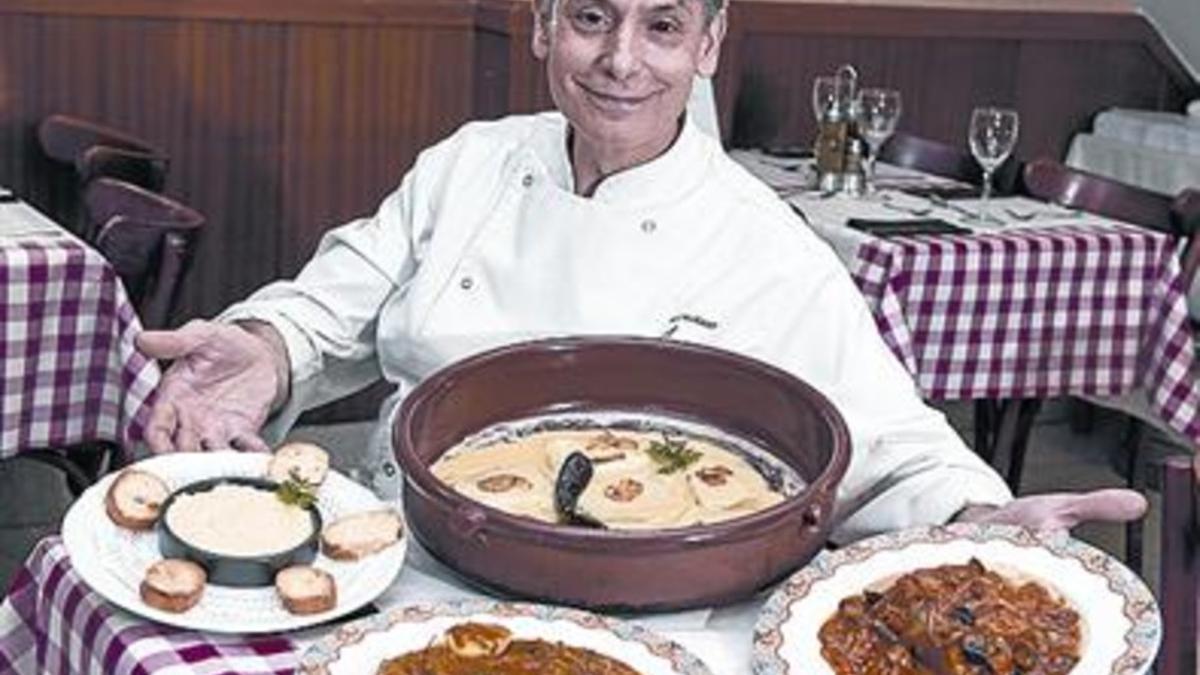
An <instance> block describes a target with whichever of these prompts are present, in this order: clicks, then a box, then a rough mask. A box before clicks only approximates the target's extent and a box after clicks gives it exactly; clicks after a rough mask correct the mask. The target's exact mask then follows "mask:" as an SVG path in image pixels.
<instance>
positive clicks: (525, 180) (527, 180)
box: [521, 173, 533, 187]
mask: <svg viewBox="0 0 1200 675" xmlns="http://www.w3.org/2000/svg"><path fill="white" fill-rule="evenodd" d="M521 185H524V186H525V187H533V174H531V173H527V174H525V175H524V176H522V177H521Z"/></svg>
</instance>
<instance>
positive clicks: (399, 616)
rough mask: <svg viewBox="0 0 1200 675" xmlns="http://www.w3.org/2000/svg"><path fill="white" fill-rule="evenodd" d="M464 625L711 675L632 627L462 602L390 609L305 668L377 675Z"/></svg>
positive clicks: (552, 611) (350, 628)
mask: <svg viewBox="0 0 1200 675" xmlns="http://www.w3.org/2000/svg"><path fill="white" fill-rule="evenodd" d="M465 621H476V622H485V623H491V624H499V625H501V626H504V627H506V628H508V629H509V630H511V631H512V632H513V635H514V637H516V638H518V639H522V638H524V639H542V640H548V641H553V642H562V643H564V644H568V645H571V646H573V647H584V648H586V649H591V650H592V651H595V652H598V653H600V654H604V655H606V656H611V657H613V658H616V659H620V660H621V661H622V662H623V663H625V664H626V665H628V666H629V667H631V668H633V669H635V670H637V671H638V672H640V673H641V674H642V675H712V672H711V671H710V670H709V669H708V666H706V665H704V662H703V661H701V660H700V659H698V658H696V657H695V656H694V655H692V653H691V652H689V651H688V650H686V649H684V648H683V647H682V646H680V645H679V644H678V643H675V642H672V641H671V640H668V639H667V638H664V637H662V636H660V635H657V634H656V633H654V632H652V631H650V630H649V629H646V628H643V627H642V626H639V625H637V624H634V623H628V622H625V621H620V620H617V619H612V618H609V617H605V616H600V615H597V614H592V613H590V612H584V611H582V610H577V609H568V608H565V607H551V606H548V605H534V604H528V603H514V602H496V601H491V600H462V601H456V602H438V603H419V604H412V605H401V606H398V607H393V608H391V609H389V610H387V611H385V612H383V613H381V614H378V615H376V616H373V617H370V618H367V619H363V620H361V621H355V622H353V623H350V624H346V625H345V626H341V627H338V628H336V629H335V630H334V631H333V633H331V634H330V635H328V636H326V637H325V638H324V639H322V640H321V641H320V642H317V643H316V644H314V645H313V646H312V647H310V648H309V649H308V651H307V652H305V653H304V656H303V658H301V660H300V672H301V673H304V674H305V675H362V674H363V673H374V672H375V671H377V670H378V669H379V664H380V663H382V662H383V661H384V660H385V659H390V658H395V657H397V656H399V655H401V654H405V653H408V652H411V651H415V650H418V649H424V648H425V647H428V646H429V645H430V644H431V643H432V642H434V641H436V640H437V639H438V638H440V637H441V636H442V635H443V634H444V633H445V631H446V629H447V628H449V627H451V626H453V625H455V624H459V623H463V622H465Z"/></svg>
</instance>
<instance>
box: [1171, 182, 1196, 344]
mask: <svg viewBox="0 0 1200 675" xmlns="http://www.w3.org/2000/svg"><path fill="white" fill-rule="evenodd" d="M1171 219H1172V221H1173V223H1172V227H1174V229H1175V231H1176V232H1178V233H1179V236H1181V237H1186V238H1187V239H1188V246H1187V249H1186V250H1185V251H1184V255H1183V263H1182V265H1183V283H1184V284H1185V285H1184V289H1185V290H1187V291H1190V289H1191V287H1192V283H1193V282H1194V281H1195V279H1196V273H1197V270H1200V237H1196V233H1197V232H1198V231H1200V188H1189V189H1187V190H1184V191H1183V192H1180V193H1179V195H1178V196H1176V197H1175V200H1174V201H1172V202H1171ZM1197 319H1200V317H1192V321H1193V323H1194V322H1196V320H1197Z"/></svg>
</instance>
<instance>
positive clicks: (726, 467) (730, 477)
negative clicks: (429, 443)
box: [431, 429, 783, 530]
mask: <svg viewBox="0 0 1200 675" xmlns="http://www.w3.org/2000/svg"><path fill="white" fill-rule="evenodd" d="M614 437H615V438H616V439H617V440H618V441H620V443H619V444H618V443H617V442H614ZM673 438H675V437H673ZM678 438H682V439H683V440H684V441H686V443H687V447H688V448H689V449H691V450H693V451H696V452H699V453H700V457H699V459H698V460H697V461H696V462H695V463H693V464H691V465H690V466H688V467H687V468H686V469H683V470H681V471H677V472H674V473H669V474H663V473H660V472H659V469H660V468H661V465H659V464H658V463H656V462H655V461H654V460H653V459H652V457H651V456H650V455H649V454H648V453H647V450H648V449H649V448H650V444H651V443H652V442H658V441H662V440H663V436H662V434H661V433H657V432H649V431H626V430H614V431H612V433H611V434H610V435H605V432H604V431H603V430H600V429H587V430H556V431H539V432H534V433H530V434H528V435H526V436H523V437H521V438H519V439H517V440H515V441H499V442H496V443H494V444H491V445H488V446H486V447H482V448H480V447H474V446H471V445H468V444H459V445H457V446H455V447H454V448H451V449H450V450H449V451H447V452H446V453H445V454H444V455H442V456H441V457H440V458H439V459H438V461H437V462H435V463H434V465H433V466H432V467H431V470H432V471H433V474H434V475H435V476H437V477H438V478H439V479H441V480H442V481H443V482H445V483H446V484H447V485H449V486H450V487H451V488H453V489H454V490H455V491H456V492H458V493H459V494H462V495H464V496H467V497H469V498H471V499H473V500H475V501H478V502H481V503H483V504H486V505H488V506H491V507H493V508H497V509H500V510H502V511H506V512H508V513H513V514H516V515H521V516H527V517H530V518H535V519H537V520H541V521H546V522H555V521H556V520H557V516H556V512H555V509H554V482H555V478H556V477H557V475H558V471H559V467H561V466H562V463H563V462H564V461H565V460H566V458H567V456H569V455H570V454H571V453H572V452H574V451H576V450H578V451H581V452H583V453H584V454H586V455H588V456H589V457H590V458H591V459H592V460H593V468H594V474H593V476H592V480H591V482H590V483H589V484H588V486H587V489H585V490H584V491H583V494H582V495H580V498H579V502H578V508H579V510H581V511H583V512H584V513H586V514H588V515H590V516H592V517H593V518H596V519H598V520H600V521H601V522H603V523H604V524H605V525H607V526H608V527H611V528H614V529H630V530H633V529H667V528H676V527H687V526H691V525H699V524H704V523H715V522H720V521H724V520H731V519H733V518H739V517H741V516H746V515H749V514H752V513H755V512H757V511H761V510H763V509H766V508H768V507H770V506H773V505H775V504H777V503H779V502H780V501H782V500H783V495H781V494H779V493H778V492H775V491H774V490H772V489H771V488H770V486H769V485H768V484H767V481H766V479H765V478H763V476H762V474H760V473H759V472H758V470H756V469H755V468H754V467H753V466H751V465H750V463H749V462H747V461H746V460H745V459H743V458H742V457H741V456H740V455H738V454H736V453H733V452H730V451H729V450H726V449H724V448H722V447H720V446H718V445H716V444H714V443H711V442H708V441H706V440H704V439H702V438H698V437H693V436H682V437H678ZM635 444H636V445H635ZM702 471H707V473H705V474H703V475H706V476H708V477H709V479H710V481H715V482H716V483H717V484H711V483H710V482H709V481H705V480H703V479H702V477H701V476H702V474H701V472H702ZM714 471H715V472H716V473H718V474H720V475H719V478H716V479H714V478H713V472H714ZM489 487H490V488H492V489H490V490H489V489H487V488H489ZM497 488H503V489H497Z"/></svg>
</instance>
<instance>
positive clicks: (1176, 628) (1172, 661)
mask: <svg viewBox="0 0 1200 675" xmlns="http://www.w3.org/2000/svg"><path fill="white" fill-rule="evenodd" d="M1162 478H1163V482H1162V488H1163V517H1162V554H1161V560H1160V563H1159V565H1160V570H1161V576H1160V577H1159V585H1158V587H1159V592H1158V595H1159V598H1160V604H1161V607H1162V617H1163V640H1162V648H1161V649H1160V650H1159V654H1158V675H1195V674H1196V673H1197V672H1200V671H1197V665H1200V664H1197V659H1196V639H1197V637H1200V635H1198V634H1197V632H1196V629H1197V623H1196V611H1197V609H1198V607H1197V594H1198V593H1200V457H1171V458H1168V459H1167V460H1166V462H1165V463H1164V464H1163V467H1162Z"/></svg>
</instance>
